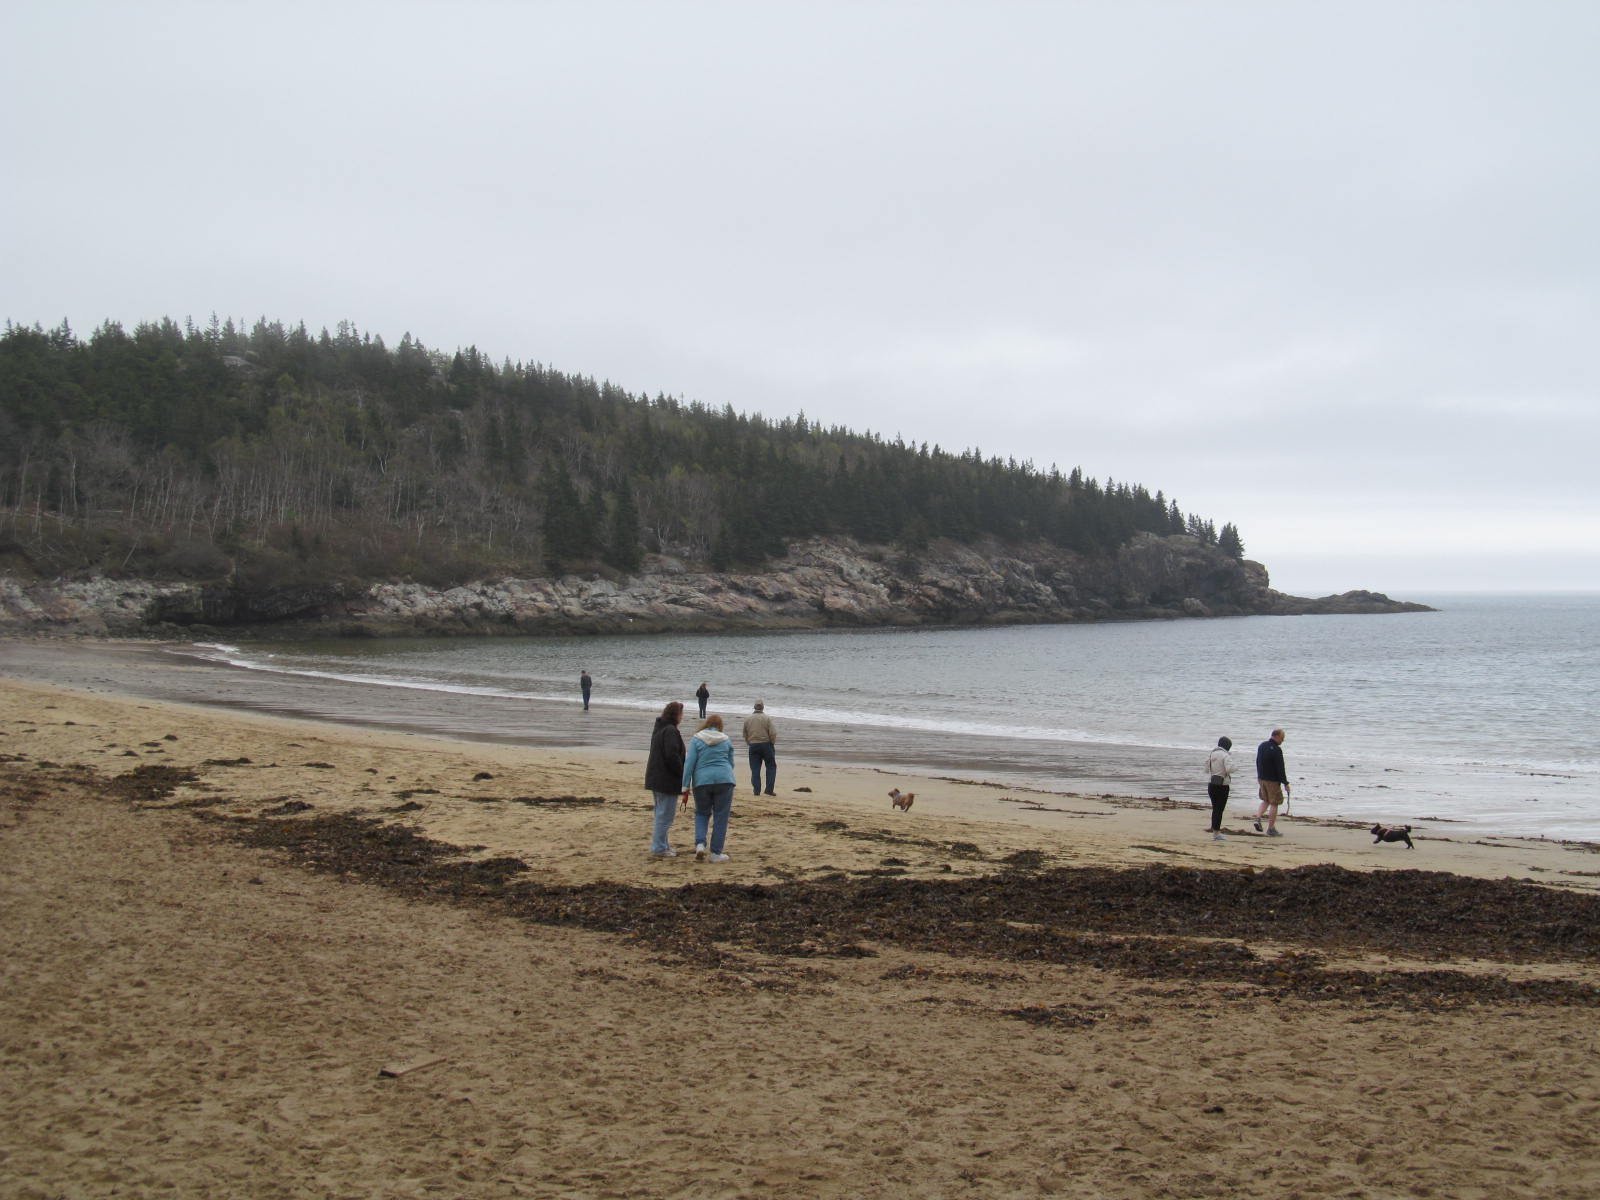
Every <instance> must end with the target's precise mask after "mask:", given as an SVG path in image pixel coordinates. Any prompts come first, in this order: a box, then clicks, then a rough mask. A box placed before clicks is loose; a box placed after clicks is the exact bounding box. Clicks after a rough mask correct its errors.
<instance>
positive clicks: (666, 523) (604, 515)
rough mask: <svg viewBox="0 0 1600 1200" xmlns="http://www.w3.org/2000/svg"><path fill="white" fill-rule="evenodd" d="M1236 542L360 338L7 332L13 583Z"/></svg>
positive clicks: (1084, 502) (1074, 500)
mask: <svg viewBox="0 0 1600 1200" xmlns="http://www.w3.org/2000/svg"><path fill="white" fill-rule="evenodd" d="M1140 531H1145V532H1152V533H1174V532H1177V533H1184V532H1187V533H1191V534H1195V535H1198V536H1199V538H1200V539H1201V540H1202V541H1203V542H1207V543H1214V544H1218V545H1219V547H1220V548H1221V549H1222V550H1223V551H1225V552H1227V553H1228V554H1231V555H1233V556H1234V557H1238V556H1240V555H1242V553H1243V546H1242V544H1241V543H1240V540H1239V535H1238V532H1237V530H1235V529H1234V528H1233V526H1231V525H1224V526H1223V527H1222V531H1221V534H1220V535H1219V534H1218V533H1217V531H1216V529H1215V526H1214V525H1213V524H1212V523H1211V522H1210V521H1208V520H1205V519H1202V518H1200V517H1198V516H1195V515H1193V514H1187V515H1186V514H1184V513H1183V512H1181V511H1180V509H1179V507H1178V505H1177V503H1176V502H1175V501H1171V500H1168V499H1167V498H1166V497H1165V496H1164V495H1163V493H1162V492H1160V491H1156V492H1155V493H1154V494H1152V493H1151V492H1150V491H1149V490H1147V489H1146V488H1145V487H1143V486H1140V485H1137V484H1131V483H1122V482H1113V481H1110V480H1107V481H1106V482H1105V483H1103V484H1102V483H1099V482H1097V481H1096V480H1095V479H1093V478H1089V477H1086V476H1085V475H1084V474H1083V473H1082V472H1081V471H1080V470H1077V469H1074V470H1072V471H1071V472H1070V473H1068V474H1062V473H1060V472H1058V471H1057V470H1055V469H1054V468H1053V467H1052V468H1050V469H1048V470H1041V469H1039V468H1037V467H1036V466H1035V465H1034V464H1032V463H1017V462H1015V461H1001V460H1000V459H998V458H989V459H985V458H983V457H981V455H980V454H979V453H978V452H976V451H970V450H969V451H966V452H962V453H952V452H949V451H946V450H942V449H940V448H938V447H932V448H930V447H928V446H927V445H926V444H922V445H912V444H906V443H903V442H902V441H900V440H898V439H897V440H895V441H893V442H890V441H886V440H884V439H883V438H882V437H881V436H879V435H876V434H872V433H865V432H853V431H850V430H845V429H840V428H829V429H824V428H821V427H819V426H817V425H815V424H813V423H811V422H808V421H807V420H806V419H805V418H804V417H803V416H795V417H793V418H791V419H785V420H783V421H781V422H773V421H770V420H767V419H764V418H762V417H760V416H751V415H748V414H743V413H738V412H735V411H734V410H733V409H732V408H723V409H721V410H715V409H710V408H707V407H705V406H704V405H701V404H697V403H684V402H683V401H681V400H678V399H674V398H672V397H669V396H665V395H657V396H655V397H654V398H650V397H647V396H645V395H635V394H630V393H629V392H627V391H625V390H623V389H622V388H621V387H619V386H616V385H614V384H611V383H597V382H595V380H593V379H591V378H586V377H583V376H576V375H566V374H562V373H561V372H559V371H556V370H553V369H551V368H549V367H546V366H543V365H538V364H534V365H529V364H525V363H511V362H503V363H500V364H498V365H496V364H495V363H493V362H490V361H489V360H488V359H486V358H485V357H484V356H483V355H481V354H480V353H479V352H478V351H477V350H476V349H474V348H471V347H469V348H467V349H465V350H461V351H458V352H456V353H453V354H449V353H441V352H438V351H434V350H430V349H428V348H427V347H425V346H423V345H422V344H421V343H419V342H417V341H415V340H413V339H412V338H411V337H410V336H409V335H408V336H406V337H404V338H402V339H401V341H400V343H399V345H398V346H396V347H394V348H393V349H390V348H389V347H387V346H386V345H385V344H384V343H383V341H382V339H380V338H377V337H374V336H371V335H368V334H361V333H359V332H358V331H357V330H355V329H354V328H352V327H351V326H349V325H347V324H341V325H340V326H339V328H338V329H337V330H336V331H335V332H334V333H331V334H330V333H329V332H327V331H326V330H324V331H322V332H321V333H320V334H317V335H313V334H311V333H309V332H308V331H307V330H306V328H305V327H304V326H303V325H301V326H298V327H294V328H286V327H285V326H284V325H282V324H280V323H278V322H268V321H265V320H262V321H259V322H257V323H256V324H255V325H254V326H253V327H252V328H250V329H248V330H246V329H244V328H243V327H242V326H239V325H236V324H235V323H234V322H232V321H231V320H230V321H226V322H218V321H217V320H216V319H215V318H213V319H212V320H211V321H210V322H209V324H207V325H206V326H204V327H199V326H195V325H193V324H192V323H186V324H184V325H179V324H177V323H176V322H174V321H172V320H162V321H159V322H156V323H152V324H143V325H139V326H138V327H136V328H135V329H134V330H133V331H132V332H131V333H130V332H128V331H126V330H125V329H123V328H122V327H121V326H120V325H117V324H113V323H108V324H106V325H103V326H101V327H100V328H99V329H97V330H95V331H94V333H93V334H92V335H90V336H89V337H88V338H86V339H85V338H79V337H77V336H76V335H75V334H74V333H73V332H72V331H71V330H70V329H69V328H68V327H67V326H66V325H65V324H63V325H61V326H60V327H58V328H56V329H52V330H45V329H42V328H40V327H38V326H33V327H29V328H24V327H20V326H14V325H9V324H8V325H7V327H6V331H5V334H4V336H3V337H0V567H9V568H11V569H13V570H29V571H32V572H36V573H39V574H46V573H49V574H56V573H63V572H68V573H70V572H75V571H99V572H109V573H113V574H122V575H140V576H148V577H156V578H176V579H214V578H222V577H225V576H231V577H233V578H239V579H255V580H258V581H267V580H273V581H284V580H294V579H313V578H320V579H327V578H344V579H366V580H371V579H382V578H414V579H418V580H425V581H429V582H433V583H454V582H460V581H463V580H467V579H472V578H484V577H488V576H494V575H502V576H518V575H520V576H524V577H531V576H539V575H544V574H550V573H557V572H561V571H568V570H585V571H587V570H607V569H609V570H613V571H622V572H627V571H631V570H633V569H634V568H636V567H637V566H638V565H639V563H640V562H641V560H642V557H643V555H644V553H646V552H647V551H661V552H667V553H672V554H677V555H680V556H684V557H687V558H690V559H700V560H703V561H705V562H706V563H708V564H709V565H710V566H712V567H713V568H724V567H730V566H740V565H742V566H749V565H753V564H759V563H760V562H761V561H762V560H763V559H764V558H766V557H768V556H772V555H777V554H781V553H783V551H784V546H785V542H786V541H787V540H789V539H793V538H799V537H806V536H811V535H818V534H824V535H825V534H844V535H850V536H853V537H855V538H857V539H859V540H861V541H863V542H868V543H879V544H884V543H897V544H899V545H901V546H902V547H904V548H905V549H907V550H909V551H915V550H917V549H919V548H921V547H923V546H925V545H926V544H927V543H928V542H929V541H930V540H932V539H935V538H946V539H950V540H952V541H955V542H960V543H968V542H972V541H974V540H975V539H979V538H982V537H993V538H997V539H999V540H1001V541H1004V542H1010V543H1016V542H1022V541H1042V542H1046V543H1050V544H1053V545H1056V546H1060V547H1063V548H1065V549H1070V550H1075V551H1078V552H1080V553H1084V554H1089V555H1096V554H1100V553H1103V552H1110V551H1112V550H1115V549H1116V548H1118V547H1120V546H1122V545H1124V544H1125V543H1127V541H1128V540H1129V539H1130V538H1132V537H1133V536H1134V534H1136V533H1138V532H1140Z"/></svg>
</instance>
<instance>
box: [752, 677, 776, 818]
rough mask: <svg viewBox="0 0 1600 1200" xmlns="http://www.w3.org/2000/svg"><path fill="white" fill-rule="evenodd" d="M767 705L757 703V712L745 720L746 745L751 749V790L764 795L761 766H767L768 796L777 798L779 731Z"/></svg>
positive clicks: (758, 701)
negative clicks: (774, 786) (774, 785)
mask: <svg viewBox="0 0 1600 1200" xmlns="http://www.w3.org/2000/svg"><path fill="white" fill-rule="evenodd" d="M766 707H767V706H766V705H765V704H763V703H762V702H761V701H760V700H757V701H756V710H755V712H753V713H751V714H750V715H749V716H748V717H746V718H745V719H744V740H745V745H747V746H749V747H750V790H751V791H752V792H754V793H755V794H756V795H758V796H759V795H761V794H762V788H761V764H762V763H765V764H766V766H767V787H766V795H768V796H775V795H777V793H776V792H774V791H773V790H772V788H773V784H775V783H776V782H777V779H778V731H777V729H776V728H774V726H773V724H772V718H771V717H769V716H767V713H766Z"/></svg>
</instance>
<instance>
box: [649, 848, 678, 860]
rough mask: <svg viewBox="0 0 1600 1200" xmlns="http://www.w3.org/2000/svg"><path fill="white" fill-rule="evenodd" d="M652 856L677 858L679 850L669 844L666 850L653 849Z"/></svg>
mask: <svg viewBox="0 0 1600 1200" xmlns="http://www.w3.org/2000/svg"><path fill="white" fill-rule="evenodd" d="M650 857H651V858H677V857H678V852H677V851H676V850H674V849H673V848H672V847H671V846H668V847H667V848H666V849H665V850H652V851H650Z"/></svg>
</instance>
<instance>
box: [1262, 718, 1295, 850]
mask: <svg viewBox="0 0 1600 1200" xmlns="http://www.w3.org/2000/svg"><path fill="white" fill-rule="evenodd" d="M1288 791H1289V773H1288V771H1286V770H1285V769H1284V766H1283V730H1281V729H1274V730H1273V731H1272V736H1271V737H1269V738H1268V739H1267V740H1266V741H1264V742H1262V743H1261V745H1260V746H1258V747H1257V748H1256V792H1257V794H1258V795H1259V796H1260V797H1261V807H1260V808H1258V809H1256V832H1257V833H1260V832H1261V818H1262V817H1266V818H1267V836H1268V837H1282V836H1283V834H1281V833H1279V832H1278V805H1280V804H1282V803H1283V798H1284V796H1285V795H1287V794H1288Z"/></svg>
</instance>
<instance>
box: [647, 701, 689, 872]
mask: <svg viewBox="0 0 1600 1200" xmlns="http://www.w3.org/2000/svg"><path fill="white" fill-rule="evenodd" d="M682 720H683V705H681V704H679V703H678V702H677V701H676V700H674V701H672V702H671V703H670V704H668V705H667V706H666V707H665V708H663V709H662V710H661V715H660V716H659V717H657V718H656V727H655V731H654V732H653V733H651V735H650V757H649V759H648V760H647V761H646V762H645V766H644V785H645V787H647V788H649V789H650V791H651V793H652V795H654V797H655V805H656V811H655V824H654V826H653V827H652V828H651V831H650V857H651V858H677V857H678V852H677V851H676V850H674V849H673V848H672V846H671V844H670V843H668V841H667V834H668V832H669V831H670V830H671V829H672V819H673V818H674V817H675V816H677V815H678V788H679V786H680V785H681V784H682V782H683V758H684V751H683V735H682V734H681V733H679V732H678V722H680V721H682Z"/></svg>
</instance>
